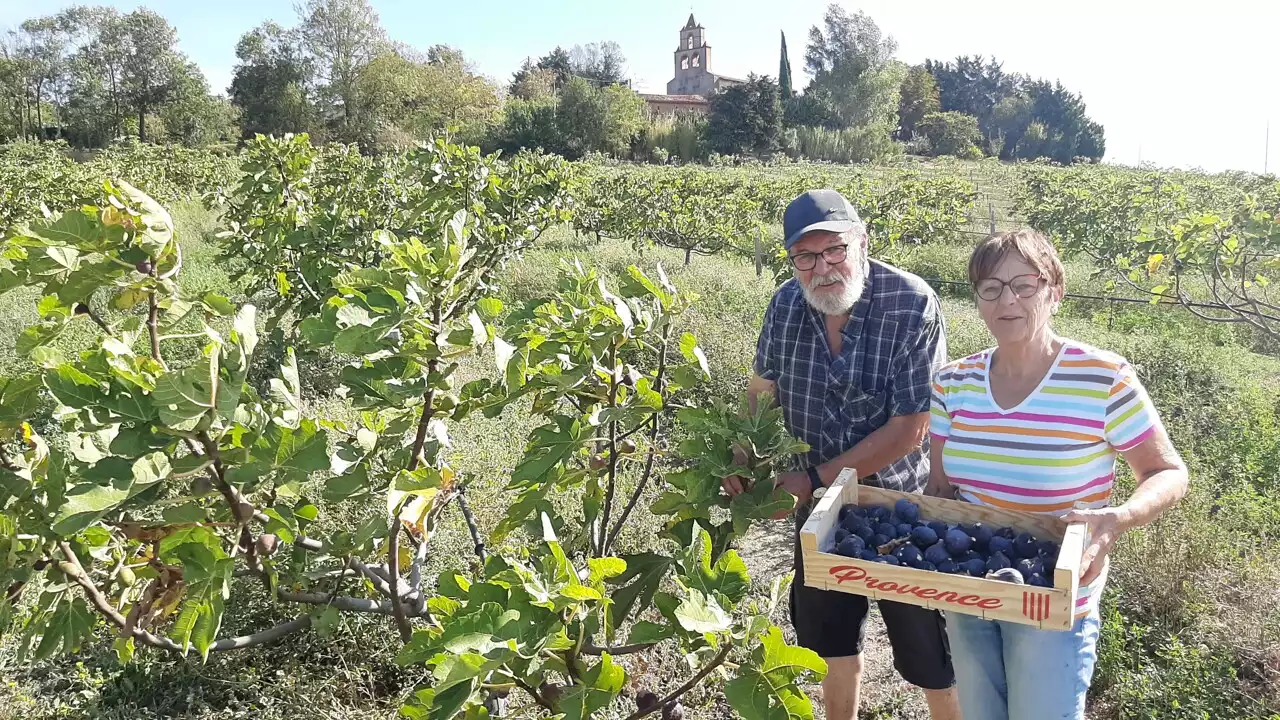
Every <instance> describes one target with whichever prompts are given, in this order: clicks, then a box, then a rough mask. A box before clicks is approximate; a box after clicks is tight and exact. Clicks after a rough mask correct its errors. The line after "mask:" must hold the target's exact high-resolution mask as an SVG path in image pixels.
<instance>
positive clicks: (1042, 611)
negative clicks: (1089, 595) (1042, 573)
mask: <svg viewBox="0 0 1280 720" xmlns="http://www.w3.org/2000/svg"><path fill="white" fill-rule="evenodd" d="M900 498H906V499H908V500H910V501H911V502H914V503H916V504H917V505H919V506H920V517H921V518H922V519H924V520H941V521H943V522H948V523H974V522H981V523H983V524H985V525H987V526H988V527H991V528H992V529H995V528H1001V527H1012V528H1016V529H1018V530H1022V531H1026V532H1029V533H1031V534H1033V535H1035V536H1036V537H1037V538H1038V539H1052V540H1055V541H1057V542H1059V543H1060V544H1061V550H1060V551H1059V553H1058V564H1057V566H1056V567H1055V568H1054V570H1053V585H1054V586H1053V587H1052V588H1043V587H1035V586H1031V585H1017V584H1014V583H1007V582H1001V581H998V580H987V579H986V578H976V577H972V576H969V575H950V574H946V573H940V572H934V571H930V570H917V569H915V568H909V567H901V566H896V565H885V564H883V563H875V562H868V561H866V560H862V559H859V558H848V557H844V556H843V555H836V554H835V553H834V546H835V531H836V527H837V526H838V525H839V517H838V516H839V512H840V508H841V507H843V506H845V505H866V506H870V505H887V506H889V507H890V508H892V507H893V504H894V503H895V502H897V501H898V500H899V499H900ZM1084 542H1085V525H1084V524H1083V523H1073V524H1070V525H1068V524H1067V523H1065V522H1063V521H1062V520H1060V519H1058V518H1056V517H1053V516H1049V515H1033V514H1030V513H1023V512H1018V511H1015V510H1004V509H1001V508H995V507H990V506H987V505H975V504H973V503H967V502H961V501H958V500H946V499H943V498H936V497H928V496H925V495H917V494H912V493H904V492H897V491H894V490H883V489H881V488H874V487H868V486H865V485H859V484H858V479H857V475H856V473H855V472H854V470H853V469H852V468H846V469H844V470H843V471H842V472H841V473H840V476H839V477H838V478H836V481H835V482H834V483H832V485H831V487H829V488H827V490H826V493H825V494H824V495H823V496H822V497H821V499H819V500H818V502H817V505H816V506H815V507H814V509H813V513H812V514H810V515H809V519H808V521H807V522H805V524H804V527H802V528H801V529H800V547H801V550H802V552H803V553H804V584H805V585H808V586H809V587H816V588H822V589H824V590H835V591H838V592H847V593H853V594H855V595H866V596H868V597H871V598H875V599H884V600H893V601H895V602H900V603H907V604H910V605H920V606H922V607H927V608H933V609H935V610H945V611H947V612H959V613H964V614H966V615H977V616H979V617H983V618H986V619H988V620H1005V621H1007V622H1016V623H1023V624H1025V625H1035V626H1037V627H1039V628H1041V629H1044V630H1069V629H1071V627H1072V626H1073V625H1074V624H1075V604H1076V592H1077V591H1078V590H1079V587H1080V556H1081V555H1082V554H1083V552H1084Z"/></svg>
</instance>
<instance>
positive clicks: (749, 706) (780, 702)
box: [725, 626, 827, 720]
mask: <svg viewBox="0 0 1280 720" xmlns="http://www.w3.org/2000/svg"><path fill="white" fill-rule="evenodd" d="M826 674H827V664H826V662H825V661H823V660H822V658H820V657H818V654H817V653H815V652H813V651H812V650H809V649H807V648H800V647H795V646H792V645H787V643H786V641H785V640H783V637H782V631H781V630H779V629H778V628H777V627H776V626H770V627H769V629H768V631H767V632H766V633H765V634H764V636H763V637H762V638H761V642H760V644H759V645H757V646H756V647H755V648H754V649H753V650H752V653H751V658H750V660H749V661H747V662H745V663H743V664H742V665H740V666H739V668H738V677H736V678H734V679H733V680H730V681H729V682H728V683H727V684H726V685H725V697H726V699H728V701H729V705H730V706H732V707H733V709H734V711H736V712H737V713H738V715H740V716H741V717H743V718H746V719H747V720H791V719H792V718H797V719H805V720H808V719H811V718H812V717H813V706H812V704H811V703H810V702H809V699H808V698H807V697H805V695H804V693H803V691H802V690H801V688H800V685H799V683H800V682H801V681H802V680H803V681H808V682H819V681H821V680H822V679H823V678H824V677H825V676H826Z"/></svg>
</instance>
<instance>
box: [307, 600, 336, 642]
mask: <svg viewBox="0 0 1280 720" xmlns="http://www.w3.org/2000/svg"><path fill="white" fill-rule="evenodd" d="M341 622H342V614H341V613H339V612H338V609H337V608H336V607H334V606H332V605H326V606H324V608H323V609H321V610H319V611H317V612H313V613H311V628H312V629H313V630H315V631H316V634H317V635H319V636H320V637H321V638H324V639H328V638H331V637H333V634H334V632H335V631H336V630H337V629H338V626H339V625H340V624H341Z"/></svg>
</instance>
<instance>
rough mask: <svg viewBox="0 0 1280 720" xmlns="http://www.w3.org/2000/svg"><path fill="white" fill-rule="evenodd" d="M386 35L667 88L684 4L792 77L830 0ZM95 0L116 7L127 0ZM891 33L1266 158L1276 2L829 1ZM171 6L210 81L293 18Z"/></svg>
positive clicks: (566, 5)
mask: <svg viewBox="0 0 1280 720" xmlns="http://www.w3.org/2000/svg"><path fill="white" fill-rule="evenodd" d="M86 1H87V0H81V2H80V3H76V2H74V1H68V0H0V31H3V30H5V29H11V28H14V27H16V26H17V25H18V24H19V23H20V22H22V20H24V19H26V18H29V17H34V16H39V15H44V14H49V13H52V12H56V11H57V10H59V9H62V8H64V7H68V6H71V5H74V4H84V3H85V2H86ZM372 2H373V5H374V8H375V9H376V10H377V11H378V13H379V15H380V16H381V19H382V24H383V26H384V27H385V28H386V30H387V34H388V35H389V36H390V37H391V39H393V40H398V41H403V42H405V43H408V44H410V45H413V46H416V47H419V48H423V49H425V48H427V47H429V46H430V45H434V44H437V43H444V44H448V45H452V46H454V47H457V48H460V49H461V50H462V51H463V52H464V53H465V55H466V56H467V58H468V59H470V60H471V61H472V62H473V63H474V64H475V66H476V68H477V69H478V70H479V71H480V72H482V73H483V74H485V75H488V76H490V77H492V78H494V79H496V80H499V81H500V82H503V83H505V82H506V81H508V80H509V79H510V77H511V74H512V72H514V71H515V70H516V69H517V67H518V66H519V64H520V62H521V61H522V60H523V59H524V58H526V57H532V58H534V59H536V58H537V57H538V56H540V55H542V54H545V53H546V52H547V51H549V50H551V49H552V48H554V47H555V46H557V45H561V46H564V47H565V48H569V47H571V46H573V45H575V44H586V43H589V42H599V41H605V40H612V41H614V42H617V43H618V44H619V45H620V46H621V48H622V51H623V53H624V54H625V55H626V57H627V60H628V70H629V75H630V77H631V78H632V81H633V86H634V87H635V88H636V89H637V90H640V91H641V92H658V93H661V92H665V88H666V82H667V80H669V79H670V78H671V77H672V75H673V69H674V66H673V53H674V51H675V49H676V45H677V42H678V40H679V30H680V28H681V27H682V26H683V25H684V23H685V21H686V20H687V19H688V17H689V13H690V12H691V11H692V12H693V13H694V15H695V17H696V18H697V21H698V22H699V23H700V24H701V25H704V26H705V27H706V33H707V39H708V43H709V44H710V46H711V53H710V58H711V63H710V68H711V70H712V71H713V72H716V73H720V74H724V75H730V76H734V77H746V75H747V74H748V73H750V72H755V73H758V74H768V75H773V76H776V75H777V72H778V45H779V32H780V31H781V32H785V33H786V36H787V44H788V46H789V50H790V58H791V66H792V69H793V76H794V77H795V82H796V84H797V86H800V85H803V84H804V83H805V82H807V79H804V78H803V77H802V76H804V48H805V45H806V42H807V38H808V31H809V29H810V28H811V27H813V26H814V25H819V24H821V22H822V16H823V13H824V11H825V8H826V6H827V4H828V0H784V1H783V2H778V1H777V0H774V1H773V2H766V1H765V0H695V1H694V2H692V3H690V1H689V0H645V1H644V2H636V1H635V0H615V1H614V2H601V1H600V0H591V1H587V0H575V1H573V2H565V1H557V0H481V1H477V2H448V3H444V2H437V1H436V0H372ZM100 4H107V5H114V6H116V7H119V8H121V9H122V10H131V9H133V8H135V7H138V5H139V3H138V2H137V1H136V0H133V1H128V0H107V1H106V2H100ZM839 4H840V5H842V6H843V7H844V8H845V9H846V10H849V11H851V12H852V11H856V10H862V11H864V12H866V13H867V14H868V15H870V16H871V17H872V18H873V19H874V20H875V21H876V22H877V23H878V24H879V26H880V28H881V30H882V31H883V32H884V33H886V34H888V35H891V36H892V37H893V38H894V39H895V40H896V41H897V43H898V52H897V58H898V59H899V60H902V61H904V62H907V63H912V64H915V63H920V62H923V61H924V60H925V58H933V59H953V58H955V57H956V56H957V55H977V54H981V55H985V56H988V57H990V56H993V55H994V56H995V57H996V58H997V59H998V60H999V61H1001V62H1002V63H1003V64H1004V69H1005V70H1006V71H1007V72H1019V73H1024V74H1029V75H1031V76H1034V77H1043V78H1046V79H1057V80H1061V81H1062V83H1063V84H1064V85H1065V86H1067V87H1068V88H1069V89H1071V90H1072V91H1075V92H1079V93H1081V94H1082V95H1083V97H1084V101H1085V104H1086V105H1087V107H1088V113H1089V115H1090V116H1091V117H1092V118H1093V119H1095V120H1097V121H1098V122H1100V123H1102V125H1103V126H1104V127H1105V128H1106V139H1107V154H1106V161H1108V162H1116V163H1123V164H1136V163H1138V162H1146V163H1154V164H1156V165H1160V166H1167V167H1187V168H1195V167H1199V168H1203V169H1206V170H1211V171H1218V170H1227V169H1236V170H1251V171H1255V172H1260V171H1262V170H1263V165H1264V151H1265V149H1266V144H1267V126H1268V123H1269V122H1270V123H1271V124H1273V125H1275V135H1276V138H1275V142H1274V143H1272V145H1274V146H1275V148H1274V149H1272V150H1271V152H1270V153H1269V155H1270V162H1269V164H1268V169H1269V170H1270V171H1271V172H1275V171H1276V168H1277V166H1280V92H1277V91H1276V83H1277V81H1276V69H1277V63H1276V55H1275V53H1276V52H1277V34H1276V33H1277V31H1276V28H1277V27H1280V3H1277V2H1272V1H1271V0H1215V1H1214V2H1212V3H1202V2H1185V3H1184V2H1180V1H1179V0H1163V1H1159V2H1156V1H1151V0H1110V1H1102V0H1075V2H1072V3H1070V4H1069V5H1068V4H1067V3H1061V2H1027V1H1026V0H1019V1H1011V0H990V1H989V2H986V3H976V4H975V3H961V2H955V1H954V0H915V1H914V2H903V1H902V0H842V2H840V3H839ZM145 5H146V6H147V7H149V8H151V9H152V10H155V11H157V12H159V13H161V14H162V15H164V16H165V17H167V18H168V19H169V22H170V23H172V24H173V25H174V26H175V27H176V28H177V30H178V36H179V46H180V49H181V50H182V51H183V52H185V53H186V54H187V55H188V56H189V57H190V58H191V59H192V60H194V61H195V62H196V63H197V64H199V65H200V67H201V68H202V69H203V70H204V72H205V75H206V76H207V77H208V78H209V82H210V86H211V87H212V88H213V89H214V90H215V91H224V90H225V88H226V87H227V85H229V84H230V81H231V73H232V68H233V67H234V65H235V44H236V41H237V40H238V39H239V37H240V36H241V35H242V34H243V33H244V32H246V31H247V30H249V29H251V28H253V27H254V26H256V25H258V24H260V23H261V22H263V21H265V20H274V21H275V22H277V23H280V24H281V25H284V26H292V25H294V24H296V22H297V15H296V13H295V12H294V9H293V3H292V2H291V0H217V1H216V2H191V1H190V0H150V2H147V3H145Z"/></svg>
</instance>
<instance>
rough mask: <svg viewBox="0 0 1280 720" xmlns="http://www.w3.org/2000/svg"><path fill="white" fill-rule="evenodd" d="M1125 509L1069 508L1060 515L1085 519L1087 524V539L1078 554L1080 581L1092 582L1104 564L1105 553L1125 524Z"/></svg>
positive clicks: (1068, 519) (1073, 520) (1074, 520)
mask: <svg viewBox="0 0 1280 720" xmlns="http://www.w3.org/2000/svg"><path fill="white" fill-rule="evenodd" d="M1125 515H1126V513H1125V511H1124V509H1123V508H1119V507H1109V508H1102V509H1099V510H1072V511H1071V512H1069V513H1067V514H1066V515H1063V516H1062V519H1063V520H1064V521H1066V522H1068V523H1084V524H1085V526H1086V531H1087V534H1086V536H1085V537H1086V542H1087V543H1088V544H1087V545H1085V548H1084V555H1082V556H1081V558H1080V584H1081V585H1087V584H1089V583H1091V582H1093V581H1094V580H1095V579H1096V578H1097V577H1098V575H1099V574H1100V573H1101V572H1102V568H1104V567H1106V564H1107V555H1110V554H1111V548H1112V547H1113V546H1114V545H1115V544H1116V539H1117V538H1119V537H1120V535H1121V533H1123V532H1124V531H1125V530H1126V529H1128V527H1127V522H1126V519H1125Z"/></svg>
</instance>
